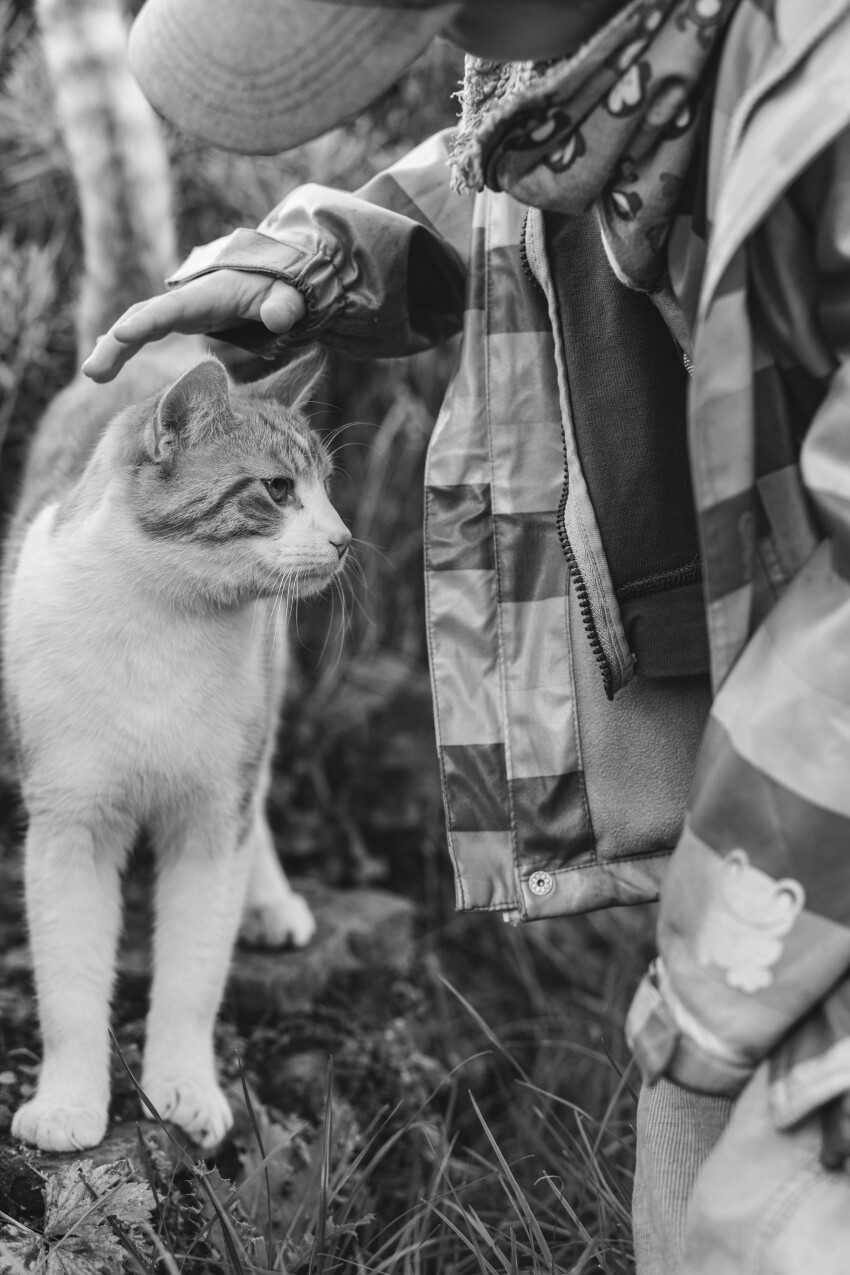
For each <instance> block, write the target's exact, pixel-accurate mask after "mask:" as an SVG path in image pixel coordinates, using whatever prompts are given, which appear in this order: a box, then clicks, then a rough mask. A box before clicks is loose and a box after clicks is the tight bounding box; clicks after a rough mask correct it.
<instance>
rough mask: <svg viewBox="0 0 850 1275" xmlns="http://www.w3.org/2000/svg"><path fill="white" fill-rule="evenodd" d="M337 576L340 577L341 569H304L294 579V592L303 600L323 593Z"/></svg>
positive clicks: (329, 567) (328, 567) (331, 567)
mask: <svg viewBox="0 0 850 1275" xmlns="http://www.w3.org/2000/svg"><path fill="white" fill-rule="evenodd" d="M337 575H339V568H338V567H336V566H327V567H302V568H301V570H299V571H298V572H297V573H296V575H295V577H294V579H293V582H292V589H293V592H295V591H297V592H298V593H299V594H300V595H301V597H302V598H303V597H307V596H308V595H312V594H314V593H321V592H322V591H323V590H324V589H326V588H327V587H328V585H329V584H330V583H331V582H332V581H333V580H334V579H335V577H336V576H337Z"/></svg>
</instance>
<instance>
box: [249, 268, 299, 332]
mask: <svg viewBox="0 0 850 1275" xmlns="http://www.w3.org/2000/svg"><path fill="white" fill-rule="evenodd" d="M306 313H307V307H306V305H305V303H304V298H303V297H302V296H301V294H300V292H296V290H295V289H294V288H291V287H290V286H289V284H288V283H284V282H283V281H282V280H280V279H275V281H274V283H273V284H272V286H271V287H270V288H269V293H268V296H267V297H266V299H265V301H263V302H262V303H261V305H260V320H261V322H262V323H263V324H264V326H265V327H267V328H268V329H269V331H270V332H288V331H289V329H290V328H291V327H294V325H295V324H296V323H298V321H299V320H300V319H303V318H304V315H305V314H306Z"/></svg>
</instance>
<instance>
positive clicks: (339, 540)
mask: <svg viewBox="0 0 850 1275" xmlns="http://www.w3.org/2000/svg"><path fill="white" fill-rule="evenodd" d="M331 544H332V545H333V547H334V549H336V552H337V557H338V558H339V560H340V562H342V560H343V558H344V557H345V555H346V554H347V553H348V546H349V545H350V544H351V532H350V531H349V530H348V528H347V527H342V528H340V530H339V531H337V532H335V533H334V534H333V535H332V536H331Z"/></svg>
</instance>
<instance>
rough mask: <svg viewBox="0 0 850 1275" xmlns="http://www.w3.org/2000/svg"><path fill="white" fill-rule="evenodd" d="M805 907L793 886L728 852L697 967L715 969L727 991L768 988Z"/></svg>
mask: <svg viewBox="0 0 850 1275" xmlns="http://www.w3.org/2000/svg"><path fill="white" fill-rule="evenodd" d="M805 903H806V892H805V890H804V889H803V887H802V886H801V885H800V883H799V881H794V880H792V879H791V878H790V877H783V878H782V880H779V881H777V880H776V879H775V878H774V877H771V876H768V874H767V873H766V872H762V871H761V869H760V868H755V867H753V865H752V864H751V863H750V860H749V856H748V855H747V852H746V851H745V850H733V851H732V852H731V854H728V855H727V856H726V858H725V859H724V861H723V864H722V867H721V869H720V876H719V879H718V881H717V883H716V885H715V888H714V896H713V898H712V899H711V900H710V902H709V905H708V909H707V911H706V915H705V919H704V921H703V923H702V926H701V928H700V932H699V934H698V935H697V941H696V959H697V961H698V963H699V964H700V965H702V966H703V967H705V966H708V965H717V966H719V967H720V968H721V969H722V970H724V971H725V974H726V982H727V983H728V985H729V986H730V987H735V988H737V989H738V990H739V991H742V992H758V991H761V989H762V988H765V987H770V985H771V983H772V982H773V972H772V967H773V966H774V965H775V964H776V962H777V961H778V960H779V958H780V956H781V955H782V949H783V946H784V944H783V942H782V940H783V939H784V937H785V935H786V934H788V932H789V931H790V930H791V928H792V926H793V925H794V922H795V921H796V920H797V917H798V916H799V915H800V913H801V912H802V910H803V908H804V907H805Z"/></svg>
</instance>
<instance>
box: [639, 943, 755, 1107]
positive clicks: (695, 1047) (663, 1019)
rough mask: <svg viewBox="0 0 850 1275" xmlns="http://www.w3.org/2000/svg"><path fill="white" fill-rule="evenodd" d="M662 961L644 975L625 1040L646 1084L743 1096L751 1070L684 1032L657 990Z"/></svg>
mask: <svg viewBox="0 0 850 1275" xmlns="http://www.w3.org/2000/svg"><path fill="white" fill-rule="evenodd" d="M660 971H661V967H660V965H659V962H657V961H656V962H654V963H653V965H652V966H651V967H650V969H649V972H648V973H647V974H645V975H644V977H643V979H642V981H641V983H640V986H639V987H638V990H637V992H636V993H635V997H634V1000H633V1001H632V1004H631V1007H630V1009H629V1013H628V1017H627V1018H626V1040H627V1042H628V1045H629V1048H630V1049H631V1051H632V1053H633V1054H634V1056H635V1059H636V1061H637V1064H638V1066H639V1067H640V1070H641V1074H642V1075H643V1079H644V1081H645V1082H646V1084H648V1085H653V1084H655V1082H656V1080H658V1078H659V1077H660V1076H662V1075H663V1076H666V1077H667V1078H668V1080H673V1081H675V1082H676V1084H679V1085H681V1086H682V1087H683V1088H685V1089H695V1090H697V1091H698V1092H699V1093H708V1094H725V1095H726V1096H728V1097H734V1095H735V1094H738V1093H740V1091H741V1090H742V1089H743V1087H744V1085H745V1084H746V1083H747V1081H748V1080H749V1078H750V1076H751V1075H752V1066H751V1065H750V1064H749V1063H745V1062H741V1061H739V1060H737V1059H734V1058H731V1057H726V1056H722V1055H720V1054H716V1053H714V1052H712V1051H710V1050H709V1049H707V1048H705V1046H704V1045H703V1044H701V1043H699V1042H697V1041H696V1040H695V1039H694V1038H693V1036H691V1035H690V1034H688V1033H687V1032H686V1031H684V1030H683V1029H682V1027H681V1026H680V1024H679V1023H678V1022H677V1021H676V1018H675V1017H674V1014H673V1011H672V1010H671V1008H670V1006H669V1004H668V1003H667V1000H666V999H665V997H664V995H663V993H662V991H661V990H660V988H659V985H658V984H659V973H660Z"/></svg>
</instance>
